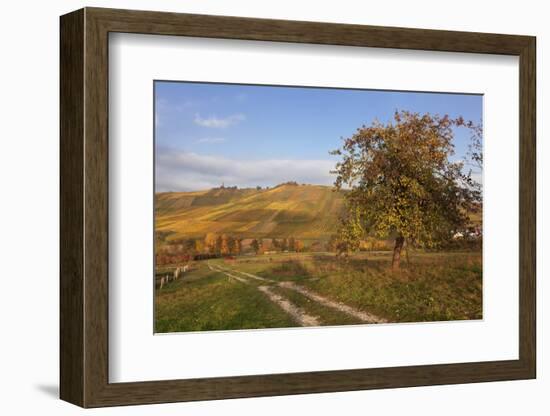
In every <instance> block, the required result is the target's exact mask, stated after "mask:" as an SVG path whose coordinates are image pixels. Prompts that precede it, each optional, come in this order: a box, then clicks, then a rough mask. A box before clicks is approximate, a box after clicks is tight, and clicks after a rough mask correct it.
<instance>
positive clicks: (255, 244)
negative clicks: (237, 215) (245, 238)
mask: <svg viewBox="0 0 550 416" xmlns="http://www.w3.org/2000/svg"><path fill="white" fill-rule="evenodd" d="M250 246H251V247H252V250H254V252H255V253H256V254H258V253H259V252H260V249H261V247H262V246H261V244H260V241H258V240H257V239H254V240H252V242H251V243H250Z"/></svg>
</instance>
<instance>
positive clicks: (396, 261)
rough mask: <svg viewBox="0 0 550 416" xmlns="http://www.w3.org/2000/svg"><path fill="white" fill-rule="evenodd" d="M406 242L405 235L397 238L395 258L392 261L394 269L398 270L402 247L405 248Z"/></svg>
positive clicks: (394, 251) (394, 250) (394, 249)
mask: <svg viewBox="0 0 550 416" xmlns="http://www.w3.org/2000/svg"><path fill="white" fill-rule="evenodd" d="M404 242H405V237H403V236H401V235H400V236H399V237H397V238H396V239H395V247H394V248H393V258H392V261H391V268H392V269H393V270H398V269H399V265H400V262H401V249H402V248H403V243H404Z"/></svg>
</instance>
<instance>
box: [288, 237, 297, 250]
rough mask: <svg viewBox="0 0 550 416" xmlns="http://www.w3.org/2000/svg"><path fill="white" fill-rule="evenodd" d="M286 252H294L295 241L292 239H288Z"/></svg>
mask: <svg viewBox="0 0 550 416" xmlns="http://www.w3.org/2000/svg"><path fill="white" fill-rule="evenodd" d="M288 250H289V251H294V250H296V239H295V238H294V237H289V238H288Z"/></svg>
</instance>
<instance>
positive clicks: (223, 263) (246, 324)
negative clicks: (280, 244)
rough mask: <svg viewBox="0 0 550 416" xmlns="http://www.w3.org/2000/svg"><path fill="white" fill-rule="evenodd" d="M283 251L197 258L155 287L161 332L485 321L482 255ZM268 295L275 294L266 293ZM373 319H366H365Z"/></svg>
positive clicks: (460, 253) (157, 326)
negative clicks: (395, 264)
mask: <svg viewBox="0 0 550 416" xmlns="http://www.w3.org/2000/svg"><path fill="white" fill-rule="evenodd" d="M390 261H391V258H390V253H389V252H370V253H359V254H357V255H355V256H353V257H351V258H350V259H347V260H342V259H336V258H335V256H334V255H333V254H329V253H299V254H298V253H279V254H274V255H260V256H240V257H237V258H236V259H233V260H223V259H215V260H210V261H196V262H194V263H193V264H192V268H191V271H190V272H188V273H187V274H184V276H183V278H180V279H179V280H176V281H173V282H170V283H168V284H167V285H165V286H164V287H163V288H162V289H157V291H156V307H155V314H156V315H155V325H156V332H184V331H209V330H229V329H250V328H280V327H291V326H299V325H300V324H299V322H300V318H301V317H304V316H305V317H309V318H312V320H313V322H315V324H313V325H346V324H364V323H370V322H378V323H382V322H423V321H442V320H465V319H481V317H482V269H481V264H482V263H481V254H480V253H471V252H452V253H424V252H416V253H411V255H410V263H407V261H404V262H403V264H402V269H401V270H400V271H397V272H392V271H391V270H390V269H389V265H390ZM267 293H269V294H270V296H268V295H267ZM365 316H367V317H365Z"/></svg>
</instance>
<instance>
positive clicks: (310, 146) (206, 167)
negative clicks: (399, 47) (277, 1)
mask: <svg viewBox="0 0 550 416" xmlns="http://www.w3.org/2000/svg"><path fill="white" fill-rule="evenodd" d="M395 110H409V111H414V112H420V113H426V112H429V113H432V114H440V115H444V114H449V115H450V116H451V117H457V116H460V115H461V116H463V117H464V118H465V119H467V120H472V121H474V122H480V121H481V118H482V96H480V95H462V94H440V93H438V94H435V93H416V92H392V91H373V90H351V89H328V88H302V87H280V86H258V85H232V84H208V83H188V82H165V81H156V82H155V147H156V191H157V192H162V191H169V190H171V191H189V190H199V189H208V188H211V187H214V186H219V185H220V184H221V183H222V182H223V183H225V185H227V186H233V185H237V186H239V187H249V186H256V185H260V186H273V185H276V184H278V183H280V182H284V181H287V180H295V181H298V182H299V183H314V184H322V185H330V184H332V182H333V181H334V177H333V175H330V173H329V172H328V171H329V170H330V169H332V167H333V166H334V163H335V162H336V160H337V159H336V158H335V156H330V155H329V153H328V152H329V151H330V150H334V149H336V148H338V147H340V145H341V138H342V137H349V136H351V135H352V134H353V133H354V132H355V130H356V129H357V128H358V127H359V126H361V125H363V124H367V125H368V124H370V123H371V122H372V121H373V120H375V119H378V120H380V121H381V122H386V121H389V120H390V119H391V118H392V116H393V113H394V111H395ZM468 143H469V132H468V131H467V130H466V129H464V128H459V129H456V131H455V150H456V156H455V157H456V158H462V157H463V156H464V154H465V152H466V150H467V146H468Z"/></svg>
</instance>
